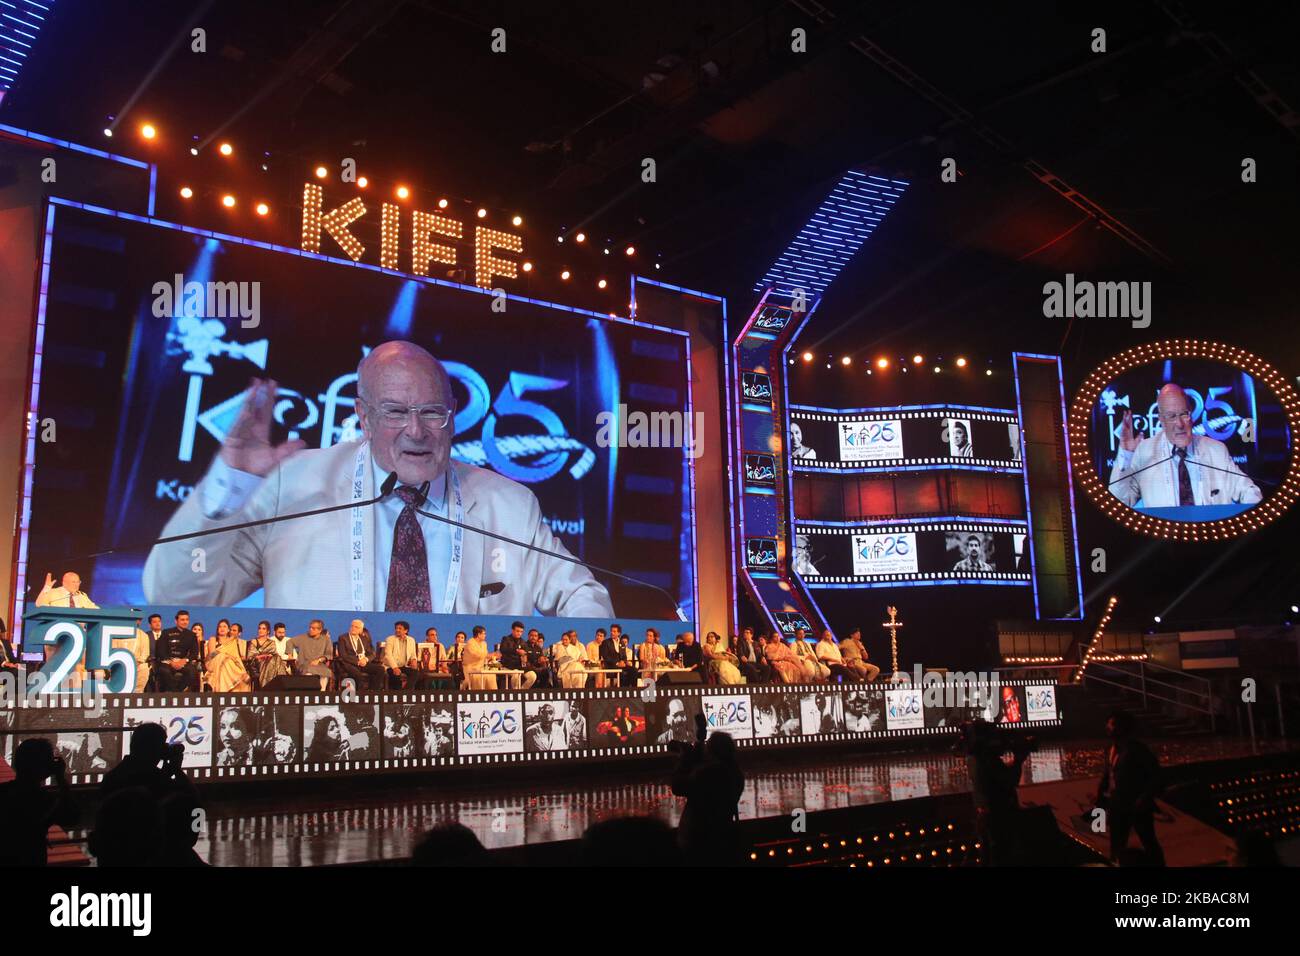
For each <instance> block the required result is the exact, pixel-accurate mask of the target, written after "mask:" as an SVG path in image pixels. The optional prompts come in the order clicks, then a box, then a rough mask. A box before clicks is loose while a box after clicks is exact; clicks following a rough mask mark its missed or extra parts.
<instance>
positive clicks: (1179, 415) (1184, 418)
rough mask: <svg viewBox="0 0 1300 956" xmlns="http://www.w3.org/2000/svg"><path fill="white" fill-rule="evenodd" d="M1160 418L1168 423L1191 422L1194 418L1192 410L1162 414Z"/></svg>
mask: <svg viewBox="0 0 1300 956" xmlns="http://www.w3.org/2000/svg"><path fill="white" fill-rule="evenodd" d="M1160 420H1161V421H1162V422H1164V423H1165V424H1166V425H1172V424H1173V423H1174V422H1180V421H1181V422H1190V421H1191V420H1192V413H1191V412H1176V413H1174V414H1173V415H1165V414H1161V416H1160Z"/></svg>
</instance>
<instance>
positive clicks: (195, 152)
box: [190, 146, 266, 169]
mask: <svg viewBox="0 0 1300 956" xmlns="http://www.w3.org/2000/svg"><path fill="white" fill-rule="evenodd" d="M190 155H191V156H197V155H199V148H198V147H197V146H191V147H190ZM262 168H263V169H266V167H265V166H263V167H262Z"/></svg>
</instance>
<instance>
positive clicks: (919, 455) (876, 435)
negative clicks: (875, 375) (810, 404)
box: [789, 406, 1021, 471]
mask: <svg viewBox="0 0 1300 956" xmlns="http://www.w3.org/2000/svg"><path fill="white" fill-rule="evenodd" d="M789 437H790V460H791V464H792V465H793V467H794V468H796V469H799V470H810V469H820V470H823V471H828V470H856V469H865V470H871V469H875V468H887V467H889V466H890V465H894V464H898V463H908V464H919V465H958V464H960V465H961V466H962V467H963V468H973V469H979V468H1000V469H1010V468H1014V467H1015V466H1016V465H1018V464H1019V462H1020V457H1021V456H1020V424H1019V422H1018V420H1017V418H1016V415H1015V413H1014V412H1013V411H1011V410H1010V409H1008V410H1005V411H1004V410H1000V409H994V408H988V409H976V408H967V409H960V408H945V407H944V406H929V407H922V406H916V407H906V408H900V409H880V410H873V409H862V410H861V411H860V413H858V414H855V413H853V412H852V411H831V410H821V409H819V410H816V411H813V410H811V409H807V408H806V406H800V407H799V409H798V410H794V411H791V413H790V434H789ZM957 458H960V459H965V460H964V461H961V462H955V461H953V459H957Z"/></svg>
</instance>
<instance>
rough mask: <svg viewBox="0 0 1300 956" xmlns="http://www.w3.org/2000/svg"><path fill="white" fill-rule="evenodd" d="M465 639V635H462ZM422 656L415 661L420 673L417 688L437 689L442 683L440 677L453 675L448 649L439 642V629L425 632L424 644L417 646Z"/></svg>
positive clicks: (430, 629)
mask: <svg viewBox="0 0 1300 956" xmlns="http://www.w3.org/2000/svg"><path fill="white" fill-rule="evenodd" d="M461 636H462V637H464V634H463V633H462V635H461ZM417 650H418V651H419V652H420V656H419V657H418V658H417V659H416V661H415V668H416V670H417V671H418V677H417V680H416V683H415V686H416V687H417V688H429V687H436V686H437V685H438V684H439V683H440V681H439V680H438V679H437V678H438V677H439V675H447V676H450V674H451V667H450V663H449V660H450V659H449V657H448V655H447V649H446V648H445V647H443V646H442V644H440V643H439V642H438V629H437V628H436V627H431V628H428V629H427V630H426V631H425V632H424V643H423V644H421V645H418V646H417Z"/></svg>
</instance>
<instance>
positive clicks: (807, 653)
mask: <svg viewBox="0 0 1300 956" xmlns="http://www.w3.org/2000/svg"><path fill="white" fill-rule="evenodd" d="M794 654H795V657H796V658H798V660H799V666H801V667H802V668H803V676H804V680H805V681H807V682H808V683H810V684H817V683H820V682H822V681H826V680H830V677H831V669H830V668H829V667H827V666H826V665H825V664H823V663H822V662H821V661H819V660H818V659H817V652H816V651H815V650H814V649H813V646H812V645H811V644H809V643H808V641H807V640H806V639H805V638H804V636H803V631H802V630H798V631H795V636H794Z"/></svg>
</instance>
